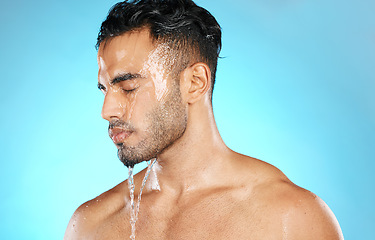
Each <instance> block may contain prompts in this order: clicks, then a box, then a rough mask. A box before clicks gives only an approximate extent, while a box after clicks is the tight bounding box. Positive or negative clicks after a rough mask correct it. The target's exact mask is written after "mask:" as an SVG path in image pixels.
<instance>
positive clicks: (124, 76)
mask: <svg viewBox="0 0 375 240" xmlns="http://www.w3.org/2000/svg"><path fill="white" fill-rule="evenodd" d="M135 78H142V76H141V74H138V73H125V74H121V75H119V76H117V77H115V78H113V79H112V80H111V81H110V82H109V84H111V85H114V84H116V83H119V82H123V81H126V80H131V79H135Z"/></svg>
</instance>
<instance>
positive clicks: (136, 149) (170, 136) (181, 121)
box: [110, 84, 187, 167]
mask: <svg viewBox="0 0 375 240" xmlns="http://www.w3.org/2000/svg"><path fill="white" fill-rule="evenodd" d="M145 121H146V122H148V125H149V126H148V127H147V129H146V130H145V132H146V133H147V134H146V136H147V138H144V139H142V140H141V141H140V142H139V143H138V144H137V145H136V146H127V145H126V144H120V145H119V149H118V153H117V155H118V157H119V159H120V161H121V162H122V163H123V164H124V165H125V166H126V167H133V166H134V165H135V164H137V163H140V162H143V161H147V160H150V159H152V158H156V157H157V155H158V154H160V153H162V152H163V151H164V150H165V149H167V148H168V147H170V146H171V145H173V143H174V142H175V141H176V140H178V139H179V138H180V137H181V136H182V135H183V134H184V132H185V130H186V126H187V112H186V108H185V107H184V106H183V104H182V98H181V93H180V89H179V86H178V85H177V84H174V85H173V86H172V88H171V92H170V93H169V95H168V96H167V100H166V101H165V102H164V103H161V104H159V105H158V106H157V107H155V108H154V109H153V110H152V111H151V112H150V113H148V114H147V115H146V117H145ZM111 124H112V125H117V126H124V127H127V128H129V129H134V128H133V127H132V125H131V124H128V123H125V122H123V121H121V120H116V123H112V122H111V123H110V127H111Z"/></svg>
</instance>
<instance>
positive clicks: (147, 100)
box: [127, 84, 158, 128]
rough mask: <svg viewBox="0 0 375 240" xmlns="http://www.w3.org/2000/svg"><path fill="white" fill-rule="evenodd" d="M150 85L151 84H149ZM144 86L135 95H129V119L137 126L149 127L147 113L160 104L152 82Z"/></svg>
mask: <svg viewBox="0 0 375 240" xmlns="http://www.w3.org/2000/svg"><path fill="white" fill-rule="evenodd" d="M147 85H149V86H147ZM147 85H145V86H143V87H142V90H139V91H138V92H136V93H135V94H134V95H132V96H131V97H129V101H128V107H127V108H128V111H127V112H128V114H127V119H129V120H130V122H131V123H132V124H133V125H134V126H137V127H141V128H142V127H147V126H146V125H148V124H149V123H148V122H147V120H146V116H147V114H149V113H150V112H151V111H152V109H154V108H155V106H156V105H158V101H157V100H156V94H155V89H154V88H153V86H152V85H151V84H147Z"/></svg>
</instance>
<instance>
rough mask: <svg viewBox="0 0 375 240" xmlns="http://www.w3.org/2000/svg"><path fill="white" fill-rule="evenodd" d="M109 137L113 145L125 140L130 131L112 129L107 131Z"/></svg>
mask: <svg viewBox="0 0 375 240" xmlns="http://www.w3.org/2000/svg"><path fill="white" fill-rule="evenodd" d="M108 133H109V137H110V138H111V139H112V141H113V142H114V143H115V144H118V143H122V142H123V141H124V140H125V139H126V138H128V137H129V136H130V134H132V131H129V130H125V129H122V128H112V129H109V131H108Z"/></svg>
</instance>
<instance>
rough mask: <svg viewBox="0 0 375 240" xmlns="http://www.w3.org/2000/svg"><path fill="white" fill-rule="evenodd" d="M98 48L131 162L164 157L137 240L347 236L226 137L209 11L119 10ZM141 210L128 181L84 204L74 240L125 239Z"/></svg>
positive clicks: (151, 6)
mask: <svg viewBox="0 0 375 240" xmlns="http://www.w3.org/2000/svg"><path fill="white" fill-rule="evenodd" d="M97 46H98V64H99V77H98V80H99V83H98V87H99V89H100V90H101V91H102V92H103V93H104V95H105V98H104V103H103V108H102V117H103V118H104V119H106V120H108V122H109V135H110V137H111V138H112V140H113V142H114V143H115V145H116V146H117V148H118V155H119V158H120V160H121V161H122V162H123V163H124V164H125V165H126V166H128V167H133V166H134V164H137V163H139V162H143V161H147V160H150V159H153V158H156V159H157V161H156V163H155V165H154V166H153V169H152V171H151V174H150V176H149V178H148V181H147V183H146V187H145V188H144V190H143V195H142V201H141V206H140V212H139V215H138V221H137V222H136V234H135V235H136V238H137V239H226V240H227V239H293V240H294V239H329V240H334V239H343V236H342V233H341V230H340V227H339V225H338V222H337V220H336V219H335V217H334V215H333V213H332V212H331V211H330V209H329V208H328V206H327V205H326V204H325V203H324V202H323V201H322V200H320V199H319V198H318V197H317V196H316V195H314V194H313V193H311V192H309V191H307V190H305V189H302V188H300V187H298V186H296V185H294V184H293V183H292V182H291V181H290V180H289V179H288V178H287V177H286V176H285V175H284V174H283V173H282V172H280V171H279V170H278V169H276V168H275V167H273V166H271V165H269V164H267V163H265V162H262V161H260V160H257V159H254V158H251V157H248V156H244V155H241V154H238V153H236V152H233V151H232V150H230V149H229V148H228V147H227V146H226V145H225V144H224V142H223V141H222V139H221V137H220V134H219V132H218V130H217V127H216V124H215V120H214V116H213V110H212V90H213V86H214V81H215V72H216V65H217V59H218V55H219V52H220V48H221V30H220V26H219V24H218V23H217V22H216V20H215V18H214V17H213V16H212V15H211V14H210V13H209V12H208V11H206V10H205V9H203V8H201V7H198V6H197V5H195V4H194V3H193V2H192V1H191V0H169V1H168V0H164V1H163V0H140V1H125V2H122V3H118V4H116V5H115V6H114V7H113V8H112V9H111V11H110V13H109V15H108V17H107V19H106V20H105V21H104V22H103V23H102V26H101V29H100V33H99V36H98V44H97ZM144 175H145V170H143V171H142V172H140V173H139V174H137V175H136V176H135V178H134V183H135V186H138V188H136V190H135V195H136V196H137V195H138V192H139V188H140V186H141V184H142V179H143V177H144ZM130 212H131V200H130V192H129V190H128V182H127V181H124V182H122V183H120V184H119V185H117V186H116V187H114V188H113V189H111V190H109V191H107V192H105V193H103V194H102V195H100V196H98V197H97V198H95V199H93V200H91V201H89V202H87V203H85V204H83V205H82V206H80V207H79V208H78V209H77V211H76V212H75V213H74V215H73V217H72V219H71V221H70V223H69V226H68V228H67V231H66V234H65V239H126V238H128V237H129V236H130V234H131V226H130V223H129V221H130V218H131V217H130V215H131V214H130Z"/></svg>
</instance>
